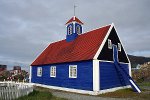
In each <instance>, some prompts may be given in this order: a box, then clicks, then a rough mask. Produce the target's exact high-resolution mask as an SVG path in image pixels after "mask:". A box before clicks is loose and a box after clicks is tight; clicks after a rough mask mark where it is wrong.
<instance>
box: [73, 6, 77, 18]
mask: <svg viewBox="0 0 150 100" xmlns="http://www.w3.org/2000/svg"><path fill="white" fill-rule="evenodd" d="M76 7H77V6H76V5H75V4H74V16H75V14H76Z"/></svg>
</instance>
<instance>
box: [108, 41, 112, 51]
mask: <svg viewBox="0 0 150 100" xmlns="http://www.w3.org/2000/svg"><path fill="white" fill-rule="evenodd" d="M108 48H109V49H112V42H111V40H110V39H108Z"/></svg>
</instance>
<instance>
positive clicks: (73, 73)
mask: <svg viewBox="0 0 150 100" xmlns="http://www.w3.org/2000/svg"><path fill="white" fill-rule="evenodd" d="M69 78H77V65H70V66H69Z"/></svg>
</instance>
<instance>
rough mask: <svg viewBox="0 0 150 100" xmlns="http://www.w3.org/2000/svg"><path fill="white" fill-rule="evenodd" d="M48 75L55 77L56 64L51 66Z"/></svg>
mask: <svg viewBox="0 0 150 100" xmlns="http://www.w3.org/2000/svg"><path fill="white" fill-rule="evenodd" d="M50 77H56V66H51V68H50Z"/></svg>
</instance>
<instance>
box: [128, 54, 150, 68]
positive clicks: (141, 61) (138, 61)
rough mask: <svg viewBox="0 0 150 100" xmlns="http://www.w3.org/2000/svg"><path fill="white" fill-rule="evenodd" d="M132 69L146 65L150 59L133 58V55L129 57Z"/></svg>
mask: <svg viewBox="0 0 150 100" xmlns="http://www.w3.org/2000/svg"><path fill="white" fill-rule="evenodd" d="M128 57H129V59H130V61H131V65H132V67H136V66H137V65H138V64H144V63H145V62H149V61H150V57H141V56H133V55H128Z"/></svg>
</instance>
